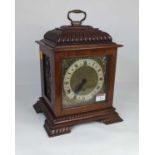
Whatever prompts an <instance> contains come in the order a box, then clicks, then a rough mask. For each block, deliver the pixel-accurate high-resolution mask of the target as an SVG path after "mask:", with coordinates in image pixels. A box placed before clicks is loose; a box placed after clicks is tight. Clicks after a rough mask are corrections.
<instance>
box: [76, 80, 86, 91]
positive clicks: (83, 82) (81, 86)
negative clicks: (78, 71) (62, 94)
mask: <svg viewBox="0 0 155 155" xmlns="http://www.w3.org/2000/svg"><path fill="white" fill-rule="evenodd" d="M86 83H87V80H86V79H82V80H81V83H80V84H79V85H78V86H76V88H75V93H78V92H79V91H81V90H82V88H83V86H84V85H85V84H86Z"/></svg>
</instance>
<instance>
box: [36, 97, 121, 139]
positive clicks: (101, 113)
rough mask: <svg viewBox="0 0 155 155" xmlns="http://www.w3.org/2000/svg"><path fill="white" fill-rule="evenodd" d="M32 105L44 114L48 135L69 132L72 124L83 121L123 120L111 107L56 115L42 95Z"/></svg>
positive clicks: (107, 122) (105, 121) (112, 121)
mask: <svg viewBox="0 0 155 155" xmlns="http://www.w3.org/2000/svg"><path fill="white" fill-rule="evenodd" d="M33 107H34V109H35V111H36V112H37V113H43V114H44V115H45V117H46V120H45V124H44V127H45V130H46V131H47V134H48V136H49V137H53V136H58V135H62V134H65V133H69V132H71V127H72V126H73V125H76V124H80V123H84V122H91V121H101V122H103V123H105V124H111V123H116V122H121V121H123V120H122V118H121V117H120V116H119V115H118V113H117V112H116V111H115V108H113V107H109V108H106V109H102V110H96V111H91V112H85V113H79V114H74V115H68V116H61V117H56V116H55V115H54V114H53V112H52V110H51V109H50V108H49V107H48V104H47V103H46V101H45V100H44V98H43V97H40V98H39V100H38V101H37V103H36V104H34V105H33Z"/></svg>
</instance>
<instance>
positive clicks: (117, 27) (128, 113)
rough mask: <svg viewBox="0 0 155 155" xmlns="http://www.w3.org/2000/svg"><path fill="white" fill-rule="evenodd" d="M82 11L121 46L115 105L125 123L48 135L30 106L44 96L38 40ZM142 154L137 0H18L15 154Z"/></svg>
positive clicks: (79, 126)
mask: <svg viewBox="0 0 155 155" xmlns="http://www.w3.org/2000/svg"><path fill="white" fill-rule="evenodd" d="M72 9H82V10H84V11H86V12H87V14H88V16H87V19H86V21H85V22H84V24H88V25H92V26H94V27H98V28H100V29H101V30H103V31H106V32H108V33H109V34H111V36H112V37H113V40H114V41H115V42H118V43H121V44H123V45H124V47H123V48H120V49H119V53H118V63H117V72H116V84H115V96H114V105H115V107H116V108H117V111H118V112H119V113H120V115H121V117H122V118H123V119H124V122H123V123H118V124H114V125H110V126H106V125H103V124H101V123H89V124H82V125H78V126H75V127H74V128H73V129H72V132H71V134H66V135H63V136H59V137H55V138H50V139H49V138H48V137H47V135H46V133H45V131H44V129H43V127H42V125H43V121H44V117H43V116H42V115H37V114H36V113H35V112H34V110H33V109H32V104H33V103H34V102H35V101H36V100H37V98H38V97H39V96H40V73H39V53H38V45H37V44H35V43H34V41H35V40H39V39H42V37H43V34H44V33H45V32H46V31H48V30H50V29H53V28H55V27H59V26H61V25H66V24H69V21H68V20H67V18H66V15H67V12H68V11H69V10H72ZM62 153H66V154H75V155H76V154H77V155H79V154H81V155H87V154H88V155H91V154H92V155H94V154H95V155H101V154H105V155H114V154H116V155H117V154H118V155H124V154H125V155H137V154H138V1H137V0H136V1H135V0H126V1H124V0H117V1H113V0H86V1H82V0H78V1H72V0H68V1H66V0H57V1H56V0H54V1H52V0H46V1H43V0H33V1H30V0H16V154H17V155H25V154H29V155H31V154H32V155H35V154H36V155H39V154H40V155H42V154H45V155H49V154H50V155H51V154H52V155H59V154H62Z"/></svg>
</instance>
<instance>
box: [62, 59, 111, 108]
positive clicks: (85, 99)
mask: <svg viewBox="0 0 155 155" xmlns="http://www.w3.org/2000/svg"><path fill="white" fill-rule="evenodd" d="M107 60H108V59H107V57H106V56H104V57H81V58H71V59H64V60H63V63H62V68H63V77H62V78H63V90H62V94H63V98H62V100H63V101H62V103H63V107H64V108H67V107H74V106H80V105H85V104H91V103H98V102H104V101H105V100H106V84H105V81H106V79H105V75H106V69H107Z"/></svg>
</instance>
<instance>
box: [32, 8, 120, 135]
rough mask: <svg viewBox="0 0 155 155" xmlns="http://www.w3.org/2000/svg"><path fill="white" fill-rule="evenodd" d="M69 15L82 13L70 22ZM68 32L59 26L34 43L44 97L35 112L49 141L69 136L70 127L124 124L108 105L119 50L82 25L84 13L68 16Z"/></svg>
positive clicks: (105, 35)
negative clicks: (41, 117)
mask: <svg viewBox="0 0 155 155" xmlns="http://www.w3.org/2000/svg"><path fill="white" fill-rule="evenodd" d="M71 13H82V14H83V15H84V17H83V19H82V20H81V21H73V20H72V19H71V18H70V14H71ZM67 16H68V19H69V20H70V21H71V25H69V26H61V27H60V28H56V29H54V30H52V31H48V32H47V33H45V35H44V39H42V40H40V41H37V43H38V44H39V46H40V67H41V87H42V96H41V97H40V98H39V100H38V101H37V103H36V104H34V109H35V111H36V112H37V113H43V114H44V115H45V117H46V120H45V124H44V127H45V129H46V131H47V133H48V135H49V136H57V135H61V134H65V133H69V132H70V131H71V127H72V126H73V125H76V124H79V123H84V122H90V121H101V122H103V123H105V124H111V123H115V122H120V121H122V119H121V118H120V117H119V115H118V113H117V112H116V111H115V108H114V107H113V105H112V101H113V90H114V79H115V68H116V56H117V48H118V47H121V46H122V45H119V44H116V43H114V42H113V41H112V37H111V36H110V35H109V34H108V33H106V32H103V31H101V30H99V29H97V28H93V27H92V26H87V25H82V21H84V20H85V18H86V13H85V12H84V11H81V10H72V11H69V12H68V15H67Z"/></svg>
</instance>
